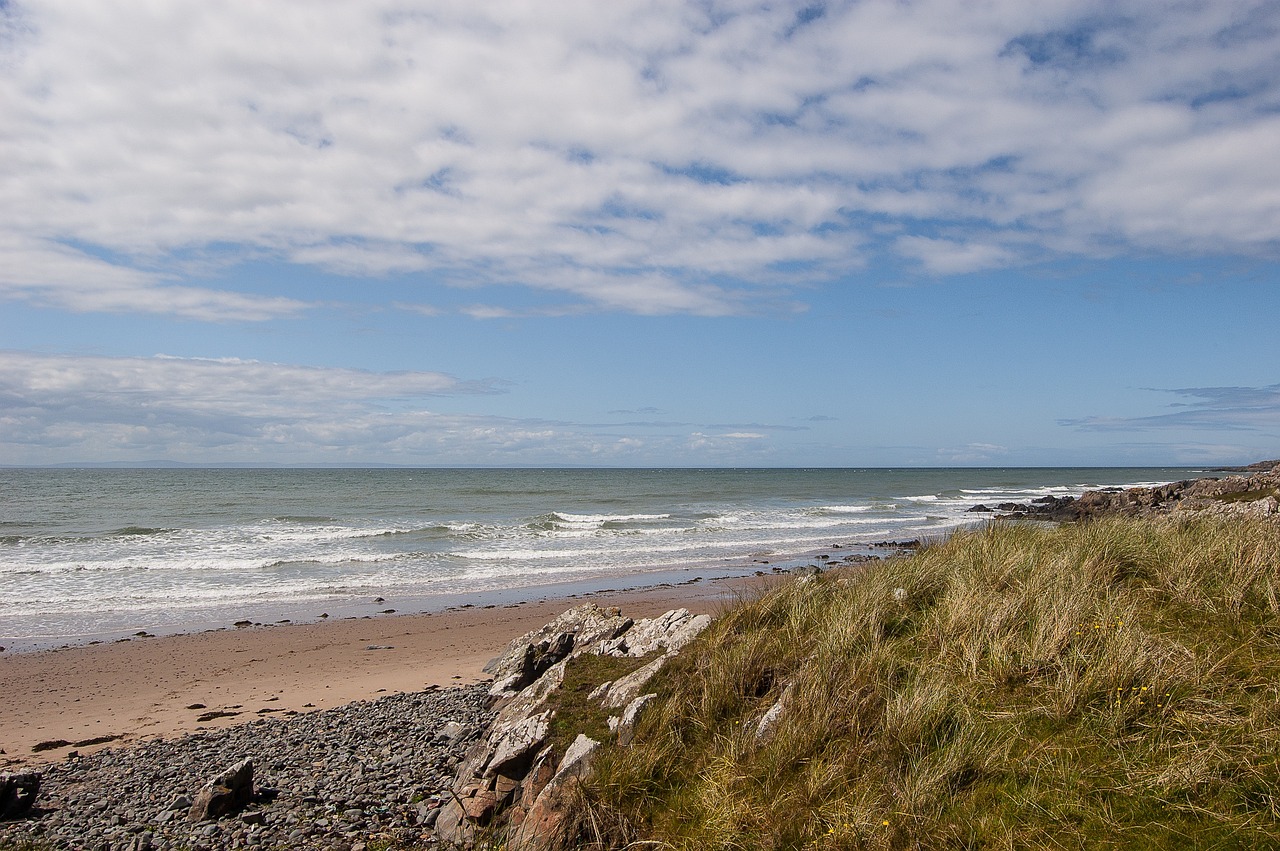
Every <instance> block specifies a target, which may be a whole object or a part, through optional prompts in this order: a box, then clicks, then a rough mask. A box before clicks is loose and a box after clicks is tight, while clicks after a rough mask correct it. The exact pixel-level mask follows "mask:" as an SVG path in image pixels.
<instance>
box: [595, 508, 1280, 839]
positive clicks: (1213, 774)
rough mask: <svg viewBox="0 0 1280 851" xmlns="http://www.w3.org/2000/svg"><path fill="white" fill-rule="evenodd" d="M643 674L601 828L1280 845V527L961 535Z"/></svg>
mask: <svg viewBox="0 0 1280 851" xmlns="http://www.w3.org/2000/svg"><path fill="white" fill-rule="evenodd" d="M650 690H652V691H657V692H659V695H660V697H659V700H658V701H656V702H655V704H653V706H652V707H651V708H650V710H649V711H648V712H647V713H646V714H645V715H644V716H642V718H641V720H640V724H639V727H638V730H637V738H636V744H634V745H633V746H632V747H631V748H626V749H622V748H609V749H606V750H605V751H604V752H602V754H601V756H600V757H599V758H598V760H597V762H596V768H597V771H596V774H595V777H594V779H593V781H592V784H591V786H590V787H589V788H588V789H587V793H586V794H587V798H586V805H585V806H586V808H587V810H588V812H587V813H586V814H585V815H584V817H583V818H582V822H583V823H590V824H592V825H594V826H595V827H594V833H595V837H596V839H597V840H598V844H602V845H608V846H611V847H621V846H623V845H626V844H627V843H633V842H634V843H643V844H637V845H636V846H635V847H646V848H668V849H791V848H812V849H843V848H851V849H853V848H856V849H977V848H1001V849H1003V848H1010V849H1012V848H1063V849H1075V848H1117V849H1118V848H1126V849H1128V848H1138V849H1143V848H1150V849H1156V848H1187V847H1202V848H1254V847H1268V846H1269V847H1277V846H1278V845H1280V526H1277V525H1276V524H1274V523H1267V522H1266V521H1252V520H1240V519H1221V518H1218V519H1215V518H1204V519H1193V520H1170V519H1164V520H1135V519H1107V520H1102V521H1096V522H1092V523H1088V524H1082V525H1070V526H1061V527H1057V528H1043V527H1035V526H1030V525H1005V524H999V525H993V526H990V527H987V528H985V529H983V530H980V531H974V532H967V533H962V534H958V535H956V536H954V537H952V538H951V539H949V540H948V541H946V542H945V543H942V544H940V545H938V546H934V547H930V548H927V549H925V550H922V551H921V552H919V553H917V554H915V555H913V556H911V557H910V558H905V559H899V560H891V561H887V562H881V563H876V564H873V565H870V566H867V567H860V568H857V569H850V570H848V571H846V572H841V571H831V572H829V573H827V574H826V575H824V576H823V577H822V578H820V579H818V580H814V581H809V582H805V583H799V582H796V583H789V584H787V585H785V586H782V587H780V588H778V589H776V590H774V591H772V592H770V593H768V594H765V595H763V596H761V597H760V598H759V599H755V600H750V601H745V602H743V603H741V604H739V605H737V606H736V607H734V608H733V609H732V610H731V611H729V612H727V613H726V614H725V615H724V616H722V617H721V618H719V619H718V620H717V622H716V623H715V625H714V626H713V627H712V628H711V629H709V630H708V631H707V632H706V633H704V635H703V637H702V638H701V639H700V640H699V641H698V642H697V643H695V644H694V645H691V646H690V647H689V648H687V649H686V650H685V651H684V652H682V654H681V655H680V657H679V658H678V659H676V660H674V661H673V662H672V663H671V664H669V665H668V666H667V668H665V669H664V670H663V671H662V672H661V673H660V674H659V675H658V677H657V678H656V679H655V680H654V681H653V686H652V688H651V689H650ZM779 703H781V705H782V709H781V710H780V715H778V718H779V720H778V722H777V723H776V725H775V726H774V727H773V728H772V732H771V733H769V734H767V735H765V736H763V737H762V736H760V735H758V734H757V728H758V726H759V724H760V720H761V718H762V717H763V716H764V715H765V713H766V712H768V711H769V710H770V708H772V707H774V706H775V705H776V704H779ZM775 714H776V713H775Z"/></svg>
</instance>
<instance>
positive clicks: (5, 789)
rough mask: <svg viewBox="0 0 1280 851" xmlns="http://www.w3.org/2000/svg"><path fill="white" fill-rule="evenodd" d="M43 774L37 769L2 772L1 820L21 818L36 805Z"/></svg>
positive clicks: (0, 780) (0, 788)
mask: <svg viewBox="0 0 1280 851" xmlns="http://www.w3.org/2000/svg"><path fill="white" fill-rule="evenodd" d="M40 779H41V775H40V773H39V772H36V771H26V772H22V773H20V774H0V821H3V820H5V819H14V818H21V817H22V816H24V815H26V814H27V813H29V812H30V811H31V808H32V807H33V806H34V805H35V802H36V795H37V794H38V793H39V791H40Z"/></svg>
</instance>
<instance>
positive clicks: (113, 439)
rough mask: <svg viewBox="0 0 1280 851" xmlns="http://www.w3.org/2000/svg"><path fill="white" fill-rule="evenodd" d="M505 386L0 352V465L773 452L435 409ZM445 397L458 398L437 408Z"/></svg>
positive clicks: (658, 458) (704, 459) (207, 362)
mask: <svg viewBox="0 0 1280 851" xmlns="http://www.w3.org/2000/svg"><path fill="white" fill-rule="evenodd" d="M509 389H510V385H508V384H507V383H506V382H503V381H501V380H496V379H488V380H483V381H468V380H461V379H458V378H454V377H452V376H449V375H445V374H442V373H437V372H422V371H418V372H370V371H367V370H359V369H344V368H322V367H307V366H297V365H293V364H278V363H264V362H260V361H247V360H240V359H235V358H226V359H198V358H176V357H166V356H163V355H157V356H154V357H101V356H73V355H48V354H35V353H30V352H6V351H3V350H0V464H6V463H23V464H43V463H60V462H74V461H126V462H127V461H134V462H136V461H146V460H154V459H172V460H177V461H189V462H193V463H221V462H254V461H264V462H271V463H293V464H308V463H317V462H323V463H331V462H342V461H349V462H351V463H405V464H454V465H457V464H461V465H471V464H504V465H511V464H522V463H537V464H580V463H597V464H620V465H626V464H635V465H646V464H648V465H654V464H659V463H667V464H670V463H677V464H678V463H725V462H729V461H733V460H734V459H741V458H742V457H743V446H744V444H745V445H748V446H749V447H750V448H749V449H748V450H747V451H748V452H750V453H751V454H752V456H753V457H757V458H761V457H766V456H767V453H768V452H769V451H770V449H769V447H768V446H766V445H763V444H764V438H765V434H764V433H763V432H736V433H730V434H719V435H711V436H705V435H698V436H697V437H698V438H700V439H693V440H691V439H690V438H689V436H688V434H687V432H686V431H685V426H684V424H680V423H672V424H663V423H643V422H642V423H574V422H563V421H551V420H542V419H536V418H529V417H526V418H515V417H502V416H493V415H488V414H477V413H468V412H449V411H444V410H440V408H441V407H449V408H456V407H458V406H460V405H465V404H466V401H465V400H466V398H467V397H472V396H477V395H487V394H494V393H504V392H507V391H508V390H509ZM444 397H459V398H454V399H453V400H452V401H451V402H450V403H449V404H448V405H447V406H446V405H445V404H444V401H443V400H444ZM761 428H762V429H767V428H779V429H787V428H792V427H788V426H776V427H770V426H761ZM637 431H638V432H642V433H643V436H641V435H640V434H636V433H634V432H637ZM655 432H656V433H655ZM762 453H765V454H762Z"/></svg>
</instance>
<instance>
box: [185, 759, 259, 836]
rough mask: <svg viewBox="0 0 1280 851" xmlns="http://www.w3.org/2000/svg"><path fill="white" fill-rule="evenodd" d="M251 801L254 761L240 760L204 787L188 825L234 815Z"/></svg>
mask: <svg viewBox="0 0 1280 851" xmlns="http://www.w3.org/2000/svg"><path fill="white" fill-rule="evenodd" d="M252 799H253V760H251V759H248V758H247V757H246V758H245V759H242V760H240V761H239V762H237V763H236V764H235V765H233V766H231V767H230V768H228V769H227V770H226V771H224V772H222V773H221V774H219V775H218V776H217V777H215V778H213V779H212V780H210V781H209V782H208V783H206V784H205V785H204V788H202V789H201V790H200V792H199V793H198V794H197V795H196V799H195V802H194V803H192V805H191V810H190V812H188V813H187V821H193V822H195V821H206V820H208V819H218V818H222V817H223V816H226V815H231V814H233V813H237V812H239V811H240V810H242V809H244V807H245V805H246V804H248V803H249V801H251V800H252Z"/></svg>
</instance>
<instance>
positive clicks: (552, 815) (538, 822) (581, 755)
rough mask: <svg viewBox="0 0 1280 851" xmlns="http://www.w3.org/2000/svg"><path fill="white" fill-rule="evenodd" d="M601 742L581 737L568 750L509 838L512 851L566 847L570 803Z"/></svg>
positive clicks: (541, 850)
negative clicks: (566, 825) (565, 832)
mask: <svg viewBox="0 0 1280 851" xmlns="http://www.w3.org/2000/svg"><path fill="white" fill-rule="evenodd" d="M599 747H600V743H599V742H597V741H596V740H595V739H592V738H589V737H588V736H585V735H582V734H581V733H580V734H578V738H576V739H574V741H573V744H571V745H570V746H569V748H568V749H567V750H566V751H565V755H564V758H563V759H562V760H560V767H559V768H558V769H557V770H556V773H555V775H554V776H553V777H552V778H551V780H550V781H549V782H548V783H547V784H546V786H545V787H543V789H542V791H541V792H539V793H538V797H537V799H536V800H535V801H534V802H533V805H532V806H531V807H529V811H528V813H527V814H525V816H524V817H523V819H521V821H520V823H519V824H518V825H516V826H514V827H513V829H512V830H511V831H510V833H509V835H508V839H507V848H508V849H509V851H549V849H553V848H558V847H561V846H563V844H564V842H565V839H566V838H567V837H565V836H564V827H565V819H566V816H567V815H568V813H567V806H566V805H567V804H569V803H571V802H572V795H573V790H574V788H575V787H576V786H577V784H579V783H580V782H581V781H582V778H583V777H584V776H586V774H587V772H588V771H590V769H591V759H592V757H593V756H595V753H596V750H597V749H598V748H599Z"/></svg>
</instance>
